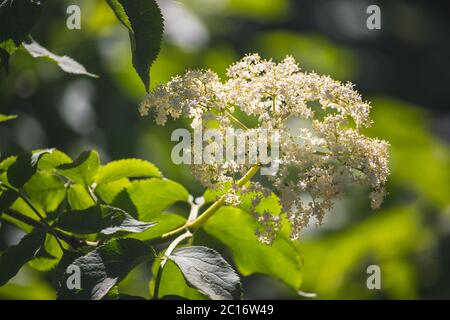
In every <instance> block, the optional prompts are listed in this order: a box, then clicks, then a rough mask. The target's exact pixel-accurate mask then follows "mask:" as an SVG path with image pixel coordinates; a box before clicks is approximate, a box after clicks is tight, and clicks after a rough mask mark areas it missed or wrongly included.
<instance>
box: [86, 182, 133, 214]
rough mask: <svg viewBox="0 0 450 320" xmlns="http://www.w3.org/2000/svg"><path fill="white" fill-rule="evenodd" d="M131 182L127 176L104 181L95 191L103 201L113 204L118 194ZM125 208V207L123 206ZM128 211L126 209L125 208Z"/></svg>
mask: <svg viewBox="0 0 450 320" xmlns="http://www.w3.org/2000/svg"><path fill="white" fill-rule="evenodd" d="M130 185H131V182H130V180H128V179H127V178H124V179H120V180H116V181H112V182H108V183H103V184H100V185H98V186H96V188H95V190H94V192H95V195H96V196H97V197H99V198H100V199H101V200H102V201H103V202H105V203H107V204H111V203H112V202H113V201H114V199H115V198H116V197H117V195H118V194H119V193H120V192H121V191H123V190H124V189H125V188H126V187H128V186H130ZM122 209H125V208H122ZM125 211H126V210H125Z"/></svg>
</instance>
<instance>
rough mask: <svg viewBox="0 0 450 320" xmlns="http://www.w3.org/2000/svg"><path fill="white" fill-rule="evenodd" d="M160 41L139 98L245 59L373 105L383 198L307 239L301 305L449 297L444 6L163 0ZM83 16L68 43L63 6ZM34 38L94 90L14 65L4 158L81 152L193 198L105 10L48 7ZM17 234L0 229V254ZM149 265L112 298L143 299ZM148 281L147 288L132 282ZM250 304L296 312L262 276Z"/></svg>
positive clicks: (43, 64) (22, 281) (34, 287)
mask: <svg viewBox="0 0 450 320" xmlns="http://www.w3.org/2000/svg"><path fill="white" fill-rule="evenodd" d="M159 3H160V5H161V8H162V11H163V14H164V17H165V20H166V32H165V38H164V42H163V47H162V51H161V53H160V56H159V57H158V59H157V61H156V63H155V64H154V66H153V68H152V71H151V82H152V86H154V85H155V84H157V83H158V82H165V81H167V80H169V79H170V77H172V76H174V75H175V74H179V73H182V72H183V71H184V70H185V69H186V68H211V69H213V70H215V71H216V72H218V73H219V75H221V76H223V75H224V73H225V69H226V67H227V66H228V65H229V64H230V63H231V62H233V61H235V60H237V59H239V58H240V57H242V56H243V55H244V54H245V53H250V52H258V53H260V54H261V55H262V56H263V57H265V58H270V57H273V58H274V59H275V60H280V59H282V58H283V57H284V56H285V55H287V54H289V55H293V56H294V57H295V58H296V59H297V61H299V62H300V64H301V66H302V68H303V69H304V70H306V71H312V70H314V71H316V72H318V73H325V74H329V75H331V76H332V77H334V78H336V79H339V80H350V81H352V82H353V83H355V84H356V88H357V89H358V90H359V91H360V92H361V93H362V94H363V96H364V97H365V98H366V99H368V100H370V101H372V105H373V112H372V115H373V119H374V126H373V127H372V128H371V129H370V130H368V132H367V133H368V134H369V135H373V136H377V137H380V138H382V139H385V140H388V141H389V142H390V143H391V145H392V147H391V170H392V176H391V178H390V180H389V185H388V191H389V195H388V197H387V199H386V202H385V203H384V205H383V207H382V208H381V209H380V210H378V211H376V212H374V211H372V210H370V209H369V206H368V200H367V193H366V191H364V190H363V191H361V190H354V191H352V192H351V194H350V196H349V197H348V198H347V199H344V200H341V201H339V202H337V203H336V208H335V210H334V212H332V213H330V214H329V215H328V218H327V220H326V223H325V224H324V225H323V226H322V227H319V228H312V229H310V230H307V231H306V232H305V233H304V235H303V237H302V238H301V239H300V243H301V247H302V248H303V257H304V260H305V265H304V276H303V278H304V280H303V285H302V291H304V292H309V293H316V294H317V298H319V299H348V298H349V299H366V298H367V299H415V298H422V299H432V298H447V299H448V298H450V271H449V270H450V201H449V195H450V152H449V150H450V149H449V145H448V143H449V141H450V113H449V105H450V95H449V94H448V92H449V89H450V87H449V85H450V59H449V57H450V41H449V39H450V19H449V14H448V13H449V12H450V10H448V9H449V8H448V5H447V4H446V3H445V2H444V1H442V2H440V1H433V2H431V1H406V0H405V1H370V2H368V1H363V0H354V1H352V0H333V1H328V0H323V1H314V0H305V1H294V0H180V1H173V0H160V1H159ZM70 4H77V5H79V6H80V8H81V14H82V16H81V22H82V28H81V30H68V29H67V28H66V21H65V20H66V18H67V15H66V8H67V6H68V5H70ZM370 4H378V5H379V6H380V7H381V17H382V29H381V30H368V29H367V28H366V19H367V17H368V15H367V14H366V8H367V6H368V5H370ZM33 37H34V39H35V40H36V41H37V42H39V43H40V44H42V45H44V46H45V47H47V48H48V49H49V50H51V51H52V52H54V53H56V54H59V55H63V54H67V55H69V56H71V57H73V58H74V59H76V60H77V61H79V62H80V63H82V64H83V65H84V66H85V67H86V68H87V70H88V71H90V72H92V73H95V74H98V75H100V78H99V79H92V78H87V77H81V76H73V75H69V74H65V73H64V72H62V71H61V70H60V69H58V67H57V66H55V65H54V64H52V63H51V62H48V61H46V60H39V59H38V60H36V59H33V58H31V57H30V56H29V55H27V54H26V53H24V52H19V53H17V54H15V55H14V56H13V57H12V58H11V61H10V73H9V75H8V76H6V75H5V74H1V75H0V113H4V114H18V115H19V117H18V119H16V120H14V121H10V122H7V123H3V124H1V125H0V151H1V154H2V156H6V155H10V154H17V153H20V152H23V151H25V150H31V149H37V148H44V147H56V148H59V149H61V150H63V151H65V152H67V153H68V154H70V155H71V156H76V155H77V154H78V153H79V152H81V151H83V150H86V149H90V148H94V149H97V150H99V152H100V154H101V156H102V160H103V161H104V162H106V161H109V160H112V159H119V158H130V157H139V158H144V159H148V160H149V161H151V162H153V163H155V164H156V165H157V166H158V167H159V168H160V169H161V171H162V172H163V173H164V174H165V176H166V177H168V178H170V179H173V180H175V181H178V182H180V183H182V184H184V185H185V186H186V187H187V188H188V189H189V191H190V192H191V193H192V194H193V195H196V196H199V195H201V194H202V193H203V189H202V188H201V186H200V185H199V184H198V183H197V182H196V181H195V180H194V179H193V177H192V175H191V174H190V172H189V170H188V168H187V167H185V166H175V165H173V164H172V162H171V160H170V151H171V148H172V146H173V143H171V142H170V133H171V131H172V130H173V129H174V128H177V127H180V126H182V125H184V124H183V123H180V122H170V123H168V125H167V126H166V127H157V126H156V125H155V124H154V123H153V122H152V121H151V119H150V118H140V117H139V115H138V112H137V106H138V104H139V102H140V101H141V99H142V98H143V96H144V95H145V90H144V87H143V85H142V83H141V82H140V80H139V78H138V76H137V74H136V73H135V71H134V69H133V68H132V66H131V57H130V48H129V40H128V35H127V31H126V29H125V28H123V27H122V26H121V25H119V23H118V22H117V20H116V19H115V17H114V15H113V13H112V11H111V10H110V8H109V7H108V6H107V5H106V3H105V1H100V0H97V1H92V0H70V1H68V0H67V1H66V0H64V1H48V2H47V5H46V7H45V10H44V15H43V16H42V17H41V19H40V21H39V23H38V25H37V26H36V28H35V29H34V32H33ZM21 235H22V234H21V233H20V232H19V231H18V230H16V229H15V228H13V227H12V226H10V225H7V224H4V225H3V226H2V229H0V250H2V249H4V248H5V247H6V246H7V245H11V244H15V243H17V242H18V240H19V239H20V237H21ZM372 264H376V265H379V266H380V268H381V279H382V280H381V281H382V289H381V290H369V289H368V288H367V287H366V279H367V277H368V274H367V273H366V269H367V267H368V266H369V265H372ZM148 278H149V266H147V265H145V266H142V267H141V268H138V269H137V270H136V271H135V272H133V273H132V274H131V275H130V276H129V277H128V278H127V279H126V280H125V281H124V284H123V285H122V287H123V289H124V290H126V291H128V292H130V293H133V294H141V295H147V296H148V286H147V283H148V281H147V280H148ZM50 280H51V279H50V276H49V275H48V274H42V273H38V272H36V271H32V270H31V269H28V268H23V269H22V270H21V272H20V273H19V274H18V275H17V276H16V277H15V278H14V281H13V282H12V283H10V284H8V285H6V286H4V287H2V288H0V298H6V299H9V298H12V299H15V298H17V299H40V298H41V299H46V298H54V297H55V293H54V291H53V289H52V288H51V286H50ZM143 280H145V281H143ZM244 288H245V298H247V299H252V298H254V299H283V298H287V299H297V298H304V297H301V296H299V295H298V294H297V293H296V292H292V291H290V290H289V289H288V288H287V287H285V286H284V285H283V284H282V283H281V282H278V281H276V280H273V279H269V278H266V277H263V276H258V275H255V276H251V277H248V278H245V279H244Z"/></svg>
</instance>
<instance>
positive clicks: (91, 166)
mask: <svg viewBox="0 0 450 320" xmlns="http://www.w3.org/2000/svg"><path fill="white" fill-rule="evenodd" d="M99 168H100V158H99V156H98V153H97V151H95V150H91V151H85V152H83V153H81V154H80V155H79V156H78V158H77V159H76V160H75V161H73V162H72V163H67V164H63V165H60V166H58V167H57V168H56V170H57V171H58V173H60V174H61V175H63V176H64V177H66V178H68V179H70V180H72V181H73V182H75V183H79V184H82V185H85V186H90V185H91V184H92V182H93V181H94V177H95V175H96V174H97V171H98V169H99Z"/></svg>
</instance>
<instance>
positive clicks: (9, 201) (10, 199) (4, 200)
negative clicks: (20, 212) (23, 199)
mask: <svg viewBox="0 0 450 320" xmlns="http://www.w3.org/2000/svg"><path fill="white" fill-rule="evenodd" d="M18 197H19V196H18V194H17V193H16V192H14V191H11V190H6V191H3V192H2V193H1V194H0V214H1V213H2V212H3V211H5V210H6V209H8V208H9V207H11V206H12V205H13V203H14V202H15V201H16V200H17V198H18Z"/></svg>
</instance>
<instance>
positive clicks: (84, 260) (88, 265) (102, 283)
mask: <svg viewBox="0 0 450 320" xmlns="http://www.w3.org/2000/svg"><path fill="white" fill-rule="evenodd" d="M151 257H152V250H151V248H150V247H149V246H147V245H146V244H145V243H143V242H141V241H139V240H136V239H117V240H112V241H110V242H108V243H106V244H104V245H103V246H100V247H98V248H97V249H95V250H94V251H91V252H90V253H88V254H87V255H85V256H82V257H79V258H77V259H75V260H74V261H73V262H72V263H71V264H70V265H69V267H70V266H75V268H77V267H78V268H79V270H80V271H81V289H79V290H77V289H72V290H70V289H68V288H67V286H66V285H65V284H66V283H67V279H68V277H70V275H71V274H70V273H67V269H68V268H65V270H66V272H65V273H64V274H63V277H62V280H61V282H60V283H61V284H62V285H61V286H60V289H59V292H58V298H59V299H92V300H99V299H101V298H103V297H104V296H105V295H106V294H107V293H108V292H109V290H110V289H111V288H113V287H114V286H116V285H117V284H118V283H119V282H120V281H121V280H122V279H123V278H125V276H126V275H127V274H128V273H129V272H130V271H131V270H132V269H133V268H134V267H136V266H137V265H138V264H140V263H142V262H144V261H145V260H147V259H150V258H151Z"/></svg>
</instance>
